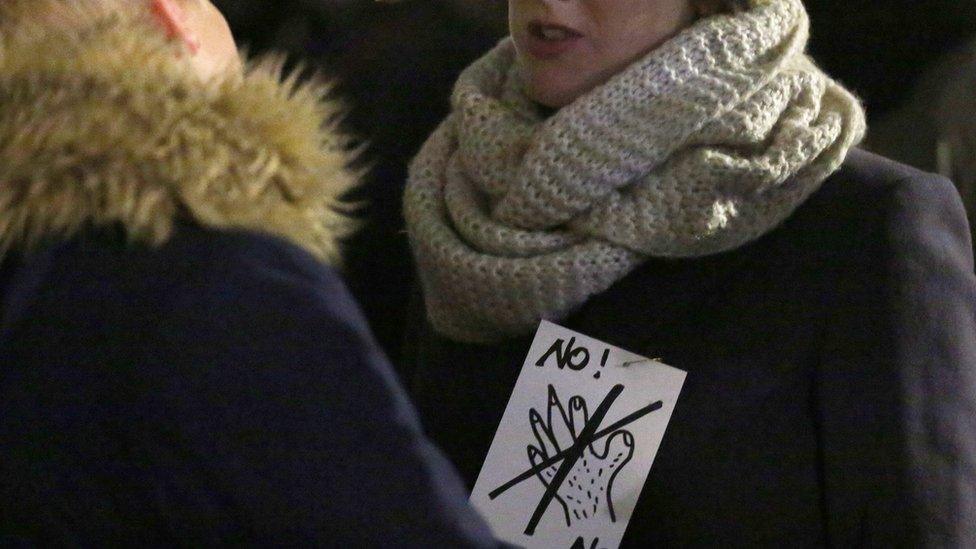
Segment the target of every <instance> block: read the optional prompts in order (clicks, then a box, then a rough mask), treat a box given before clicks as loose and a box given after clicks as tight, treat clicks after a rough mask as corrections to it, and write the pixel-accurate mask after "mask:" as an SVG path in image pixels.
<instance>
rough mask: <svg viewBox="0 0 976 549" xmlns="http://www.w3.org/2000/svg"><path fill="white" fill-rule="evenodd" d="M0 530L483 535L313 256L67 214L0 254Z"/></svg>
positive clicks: (60, 536) (250, 237) (465, 543)
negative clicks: (42, 238) (82, 224)
mask: <svg viewBox="0 0 976 549" xmlns="http://www.w3.org/2000/svg"><path fill="white" fill-rule="evenodd" d="M0 365H2V367H0V544H3V542H4V541H6V542H18V541H19V542H28V543H32V544H33V543H36V544H40V545H50V544H56V545H77V544H81V545H105V544H126V545H143V544H147V543H153V544H167V545H168V544H177V545H204V544H206V545H211V544H240V543H245V542H247V543H255V544H272V543H274V544H286V545H296V544H312V543H314V544H318V545H326V546H345V547H350V546H355V547H360V546H375V547H391V546H403V547H435V546H436V547H487V546H491V545H493V543H494V542H493V541H492V540H491V538H490V534H489V532H488V531H487V529H486V527H485V526H484V525H483V523H482V522H481V521H480V519H479V518H478V517H477V516H476V515H475V513H474V512H473V511H472V510H470V509H469V508H468V507H467V505H466V502H465V495H464V494H463V489H462V486H461V483H460V482H459V481H458V479H457V476H456V473H455V472H454V471H453V469H452V468H451V466H450V465H449V464H448V463H447V462H446V461H445V460H444V458H443V457H442V456H441V454H440V453H439V451H438V450H437V449H435V448H434V446H433V445H432V444H431V443H430V442H429V441H428V440H427V439H426V438H424V436H423V435H422V434H421V432H420V429H419V427H418V422H417V419H416V416H415V412H414V410H413V409H412V408H411V406H410V405H409V404H408V402H407V400H406V399H405V398H404V396H403V393H402V390H401V389H400V388H399V387H398V386H397V384H396V382H395V380H394V377H393V375H392V372H391V369H390V367H389V366H388V364H387V362H386V359H385V358H384V356H383V355H382V353H381V352H380V351H379V350H378V346H377V345H376V344H375V342H374V341H373V339H372V337H371V335H370V334H369V333H368V330H367V328H366V327H365V323H364V321H363V319H362V318H361V315H360V313H359V312H358V308H357V306H356V305H355V304H354V303H353V302H352V300H351V298H350V297H349V296H348V294H347V292H346V290H345V288H344V286H343V285H342V283H341V282H340V280H339V279H338V278H337V276H336V275H335V274H334V272H333V271H332V270H331V269H329V268H326V267H324V266H323V265H321V264H320V263H318V262H317V261H316V260H314V259H313V258H312V257H311V256H309V255H307V254H306V253H305V252H304V251H302V250H300V249H298V248H296V247H295V246H292V245H291V244H288V243H285V242H284V241H281V240H278V239H276V238H273V237H269V236H262V235H259V234H254V233H247V232H218V231H212V230H205V229H201V228H199V227H197V226H193V225H184V226H182V227H180V229H179V230H178V231H177V232H176V234H175V236H174V237H173V238H172V239H171V240H170V241H169V242H168V243H166V244H165V245H163V246H162V247H160V248H158V249H154V248H149V247H145V246H138V245H127V244H125V240H124V237H123V236H122V233H121V231H119V232H118V233H114V232H112V231H88V232H86V233H84V234H83V235H81V236H78V237H76V238H72V239H71V240H68V241H64V242H55V243H50V244H49V245H47V246H44V247H42V248H41V249H39V250H38V251H36V252H35V253H30V254H28V255H22V254H21V255H18V254H11V255H8V256H7V257H6V258H5V259H4V260H3V261H2V263H0Z"/></svg>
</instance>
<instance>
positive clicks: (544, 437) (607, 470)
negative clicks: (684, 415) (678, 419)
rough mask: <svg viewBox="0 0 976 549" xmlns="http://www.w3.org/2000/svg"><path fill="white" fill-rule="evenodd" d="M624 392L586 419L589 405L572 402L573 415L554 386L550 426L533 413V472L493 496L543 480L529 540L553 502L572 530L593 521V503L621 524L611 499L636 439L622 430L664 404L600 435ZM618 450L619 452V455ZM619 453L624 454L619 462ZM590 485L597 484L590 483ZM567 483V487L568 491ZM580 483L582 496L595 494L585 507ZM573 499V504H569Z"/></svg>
mask: <svg viewBox="0 0 976 549" xmlns="http://www.w3.org/2000/svg"><path fill="white" fill-rule="evenodd" d="M623 390H624V386H623V385H615V386H614V387H613V388H612V389H611V390H610V392H609V393H608V394H607V396H606V397H605V398H604V399H603V401H602V402H601V403H600V405H599V406H598V407H597V408H596V410H595V411H594V412H593V415H592V416H590V417H587V409H586V403H585V401H584V400H583V399H582V398H580V397H573V398H572V399H570V411H571V414H567V413H566V410H565V408H563V406H562V403H561V402H560V401H559V396H558V395H557V394H556V391H555V389H554V388H553V387H552V385H550V386H549V400H548V409H547V412H546V419H547V421H546V422H545V423H544V422H543V421H542V418H541V415H540V414H539V413H538V412H537V411H536V410H534V409H533V410H531V411H530V413H529V415H530V423H531V424H532V430H533V433H534V434H535V437H536V440H537V441H538V442H539V444H540V446H541V448H537V447H534V446H530V447H529V449H528V452H529V461H530V462H531V463H532V467H531V468H530V469H528V470H527V471H525V472H523V473H522V474H520V475H518V476H516V477H515V478H513V479H512V480H510V481H508V482H506V483H505V484H503V485H501V486H499V487H498V488H495V489H494V490H492V491H491V492H490V493H489V494H488V497H489V498H490V499H495V498H497V497H498V496H500V495H502V494H503V493H505V492H506V491H508V490H509V489H510V488H512V487H513V486H516V485H517V484H519V483H521V482H524V481H525V480H527V479H529V478H532V477H533V476H535V477H537V478H539V479H540V480H542V482H543V484H544V485H545V487H546V491H545V493H544V494H543V496H542V499H541V500H540V501H539V504H538V506H537V507H536V509H535V511H534V512H533V514H532V517H531V518H530V519H529V524H528V526H526V528H525V534H526V535H528V536H531V535H533V534H535V530H536V528H537V527H538V525H539V521H540V520H542V515H544V514H545V512H546V509H548V507H549V504H550V503H552V500H553V499H556V500H557V501H559V502H560V503H561V504H562V505H563V510H564V511H565V516H566V521H567V525H572V518H570V517H571V516H572V517H573V518H576V519H577V520H581V519H584V518H589V517H590V516H592V514H593V512H594V510H593V507H592V503H593V502H597V504H596V509H597V510H598V509H599V508H600V504H601V503H602V504H605V505H607V508H608V509H609V510H610V517H611V520H612V521H614V522H615V521H616V515H615V513H614V510H613V503H612V494H611V490H612V488H613V480H614V479H615V478H616V474H617V473H619V471H620V470H621V469H622V468H623V466H624V465H626V464H627V462H628V461H630V458H631V457H632V456H633V451H634V437H633V435H632V434H631V433H630V432H629V431H624V430H623V428H624V427H626V426H627V425H630V424H631V423H633V422H635V421H637V420H638V419H640V418H642V417H644V416H646V415H648V414H650V413H652V412H655V411H657V410H660V409H661V408H662V407H663V402H662V401H660V400H659V401H657V402H655V403H653V404H650V405H649V406H646V407H644V408H641V409H640V410H637V411H636V412H634V413H632V414H630V415H628V416H627V417H625V418H623V419H621V420H620V421H617V422H616V423H614V424H613V425H611V426H609V427H607V428H606V429H602V430H599V431H598V430H597V429H599V427H600V424H601V423H602V422H603V419H604V417H605V416H606V415H607V413H608V412H609V411H610V408H611V407H612V406H613V403H614V402H615V401H616V400H617V397H619V396H620V393H622V392H623ZM562 428H565V429H567V430H568V431H569V433H570V436H569V437H568V439H566V440H565V442H561V441H560V440H558V438H557V437H556V432H555V430H556V429H562ZM550 435H551V436H550ZM608 436H609V437H610V439H609V440H607V442H606V443H605V444H604V450H603V451H602V452H597V451H596V450H595V448H596V447H595V446H594V443H595V442H597V441H599V440H601V439H603V438H605V437H608ZM566 446H568V447H566ZM615 449H616V450H617V452H616V453H614V450H615ZM617 454H620V455H619V457H618V455H617ZM615 460H616V461H615ZM574 476H575V480H574ZM591 480H592V484H590V481H591ZM570 482H572V486H570V485H569V483H570ZM564 483H565V485H566V487H564ZM581 483H582V494H583V495H585V494H586V489H587V487H588V486H589V487H590V494H589V496H588V497H587V498H586V500H584V502H583V503H580V504H577V502H576V501H574V500H577V499H582V498H579V497H577V494H579V493H580V488H579V486H580V485H581ZM598 483H599V484H598ZM594 488H595V489H596V491H597V493H598V494H599V500H597V498H596V496H595V495H594V493H593V489H594ZM601 488H602V491H601ZM570 497H572V499H569V498H570ZM567 503H572V504H573V506H572V507H570V506H569V505H567ZM574 511H575V512H574ZM584 512H585V515H584V514H583V513H584Z"/></svg>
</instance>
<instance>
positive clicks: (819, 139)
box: [405, 0, 865, 342]
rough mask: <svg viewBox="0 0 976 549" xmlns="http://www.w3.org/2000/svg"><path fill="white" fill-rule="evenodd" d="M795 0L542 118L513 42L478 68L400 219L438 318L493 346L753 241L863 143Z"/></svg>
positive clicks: (696, 28) (721, 28)
mask: <svg viewBox="0 0 976 549" xmlns="http://www.w3.org/2000/svg"><path fill="white" fill-rule="evenodd" d="M808 32H809V20H808V18H807V14H806V11H805V10H804V8H803V5H802V3H801V2H800V0H766V1H762V2H759V1H754V2H753V5H752V7H751V8H750V9H749V10H747V11H743V12H740V13H737V14H733V15H719V16H714V17H709V18H705V19H702V20H700V21H699V22H697V23H696V24H695V25H693V26H692V27H690V28H689V29H686V30H685V31H684V32H682V33H681V34H679V35H678V36H676V37H675V38H673V39H672V40H670V41H668V42H667V43H665V44H664V45H662V46H661V47H660V48H658V49H656V50H654V51H653V52H651V53H649V54H648V55H647V56H645V57H644V58H642V59H640V60H638V61H637V62H636V63H634V64H633V65H631V66H630V67H629V68H627V69H625V70H624V71H622V72H621V73H620V74H618V75H616V76H615V77H613V78H612V79H611V80H610V81H609V82H607V83H606V84H604V85H602V86H600V87H598V88H596V89H594V90H592V91H591V92H589V93H587V94H585V95H584V96H582V97H581V98H579V99H577V100H576V101H575V102H574V103H572V104H570V105H569V106H567V107H565V108H563V109H561V110H560V111H559V112H557V113H556V114H555V115H553V116H551V117H549V118H548V119H543V118H542V117H541V116H540V115H539V114H538V112H537V109H536V107H535V106H534V105H533V104H532V102H531V101H530V100H529V99H528V98H527V97H526V96H525V95H524V93H523V89H524V86H523V84H522V81H521V79H520V75H519V67H518V63H517V62H516V53H515V49H514V46H513V43H512V42H511V40H510V39H506V40H504V41H502V42H501V43H500V44H499V45H498V47H496V48H495V49H494V50H493V51H491V52H489V53H488V54H487V55H486V56H485V57H483V58H482V59H480V60H478V61H477V62H475V63H474V64H473V65H472V66H471V67H469V68H468V69H467V70H465V71H464V72H463V73H462V75H461V76H460V79H459V81H458V83H457V85H456V88H455V90H454V94H453V96H452V112H451V114H450V115H449V116H448V117H447V119H446V120H445V121H444V122H443V123H442V124H441V125H440V127H439V128H438V129H437V130H436V131H435V133H434V134H433V135H432V136H431V137H430V139H429V140H428V141H427V143H426V144H425V145H424V147H423V149H422V150H421V152H420V154H419V156H418V157H417V158H416V159H415V160H414V162H413V164H412V166H411V171H410V180H409V183H408V187H407V191H406V197H405V215H406V220H407V226H408V229H409V232H410V237H411V243H412V246H413V249H414V253H415V255H416V258H417V263H418V268H419V270H420V275H421V281H422V284H423V289H424V297H425V303H426V306H427V313H428V317H429V319H430V321H431V323H432V325H433V327H434V328H435V329H436V330H437V331H438V332H441V333H442V334H444V335H446V336H448V337H451V338H453V339H456V340H460V341H468V342H491V341H495V340H499V339H504V338H505V337H509V336H515V335H522V334H525V333H527V332H530V331H531V330H532V329H534V328H535V326H536V325H537V324H538V322H539V320H540V319H549V320H560V319H561V318H564V317H565V316H567V315H569V314H570V313H572V312H573V311H574V310H575V309H577V308H578V307H579V306H581V305H582V304H583V303H584V302H586V300H587V299H589V298H590V297H592V296H594V295H596V294H599V293H600V292H603V291H605V290H606V289H608V288H609V287H610V286H611V285H612V284H613V283H614V282H616V281H618V280H620V279H621V278H622V277H624V276H625V275H627V274H628V273H630V272H631V271H632V270H633V269H635V268H636V267H637V266H639V265H640V264H641V263H642V262H643V261H644V260H646V259H647V258H649V257H652V256H653V257H673V258H677V257H696V256H703V255H707V254H714V253H718V252H722V251H727V250H731V249H734V248H737V247H740V246H742V245H744V244H746V243H748V242H750V241H752V240H754V239H756V238H758V237H760V236H761V235H763V234H765V233H767V232H769V231H770V230H772V229H774V228H775V227H776V226H777V225H779V224H780V223H781V222H782V221H784V220H785V219H786V218H787V217H788V216H789V215H790V214H791V213H793V212H794V211H795V210H796V208H797V207H798V206H799V205H800V204H801V203H802V202H803V201H804V200H805V199H806V198H808V197H809V196H810V195H811V194H812V193H813V192H814V191H816V190H817V189H818V188H819V186H820V184H821V183H822V182H823V181H824V180H825V179H826V178H827V177H828V176H829V175H830V174H831V173H833V172H834V171H836V170H837V169H838V168H839V167H840V165H841V164H842V163H843V161H844V159H845V157H846V155H847V152H848V150H849V149H850V148H851V147H853V146H854V145H856V144H857V143H858V142H859V141H860V140H861V138H862V137H863V135H864V130H865V122H864V113H863V111H862V109H861V107H860V104H859V103H858V101H857V100H856V99H855V98H854V97H853V96H852V95H851V94H850V93H848V92H847V91H846V90H845V89H843V88H842V87H841V86H840V85H839V84H837V83H836V82H834V81H833V80H831V79H830V78H828V77H827V76H826V75H825V74H823V73H822V72H821V71H820V70H819V69H818V68H817V67H816V66H815V65H814V64H813V62H812V61H811V60H810V59H809V58H808V57H807V56H806V55H805V53H804V51H805V48H806V43H807V39H808Z"/></svg>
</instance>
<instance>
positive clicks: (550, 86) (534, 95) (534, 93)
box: [526, 78, 580, 109]
mask: <svg viewBox="0 0 976 549" xmlns="http://www.w3.org/2000/svg"><path fill="white" fill-rule="evenodd" d="M533 80H534V81H530V82H529V83H528V84H527V85H526V95H528V97H529V99H531V100H533V101H535V102H536V103H538V104H540V105H542V106H545V107H550V108H553V109H561V108H562V107H565V106H566V105H569V104H570V103H572V102H573V101H575V100H576V98H577V97H579V96H580V93H579V91H578V90H577V88H576V87H575V86H559V85H556V84H554V82H553V81H552V80H545V79H542V78H535V79H533Z"/></svg>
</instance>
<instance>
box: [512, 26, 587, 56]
mask: <svg viewBox="0 0 976 549" xmlns="http://www.w3.org/2000/svg"><path fill="white" fill-rule="evenodd" d="M581 38H583V35H582V34H581V33H580V32H578V31H576V30H575V29H571V28H569V27H566V26H563V25H558V24H555V23H547V22H544V21H532V22H531V23H529V27H528V40H527V44H526V45H527V47H528V51H529V54H530V55H532V56H533V57H538V58H540V59H552V58H554V57H558V56H560V55H562V54H564V53H566V52H568V51H569V50H570V49H572V48H573V46H575V45H576V43H577V42H578V41H579V40H580V39H581Z"/></svg>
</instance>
